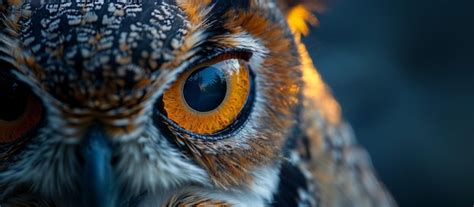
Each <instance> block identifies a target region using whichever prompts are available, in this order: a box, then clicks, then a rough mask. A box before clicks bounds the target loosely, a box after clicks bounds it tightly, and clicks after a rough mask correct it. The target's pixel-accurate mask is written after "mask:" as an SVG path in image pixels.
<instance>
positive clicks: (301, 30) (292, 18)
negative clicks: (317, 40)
mask: <svg viewBox="0 0 474 207" xmlns="http://www.w3.org/2000/svg"><path fill="white" fill-rule="evenodd" d="M287 21H288V25H289V26H290V29H291V31H292V32H293V33H294V34H295V35H296V36H301V35H308V33H309V27H308V24H311V25H316V24H318V23H319V22H318V19H317V18H316V17H315V16H314V15H313V14H312V13H311V12H310V11H308V10H307V9H306V8H305V7H304V6H303V5H298V6H295V7H293V8H291V10H290V11H289V12H288V16H287Z"/></svg>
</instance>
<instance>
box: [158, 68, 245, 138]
mask: <svg viewBox="0 0 474 207" xmlns="http://www.w3.org/2000/svg"><path fill="white" fill-rule="evenodd" d="M249 93H250V75H249V70H248V68H247V64H246V63H245V62H244V61H243V60H240V59H226V60H223V61H220V62H217V63H213V64H204V65H200V66H198V67H195V68H194V69H192V70H189V71H186V72H185V73H184V74H182V75H181V76H180V77H179V78H178V80H176V81H175V82H174V83H173V84H172V85H171V87H170V88H169V89H168V90H167V91H165V93H164V94H163V105H164V110H165V111H166V114H167V117H168V118H169V119H171V120H172V121H174V122H175V123H177V124H178V125H179V126H181V127H182V128H184V129H186V130H188V131H190V132H193V133H197V134H204V135H209V134H214V133H216V132H219V131H221V130H223V129H225V128H226V127H228V126H230V125H231V124H232V123H233V122H234V121H235V119H236V118H237V117H238V115H239V113H240V112H241V111H242V109H243V108H244V106H245V104H246V102H247V98H248V96H249Z"/></svg>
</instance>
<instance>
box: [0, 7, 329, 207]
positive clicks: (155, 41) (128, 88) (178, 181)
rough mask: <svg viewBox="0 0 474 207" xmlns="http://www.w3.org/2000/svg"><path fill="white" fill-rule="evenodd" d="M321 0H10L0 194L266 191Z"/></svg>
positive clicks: (95, 197)
mask: <svg viewBox="0 0 474 207" xmlns="http://www.w3.org/2000/svg"><path fill="white" fill-rule="evenodd" d="M316 3H318V2H316ZM316 3H315V2H313V1H283V0H278V1H277V0H235V1H227V0H204V1H198V0H149V1H148V0H143V1H141V0H136V1H135V0H116V1H115V0H111V1H104V0H97V1H83V0H72V1H62V0H57V1H36V0H8V1H5V0H2V1H1V3H0V11H1V14H2V15H1V17H0V19H1V23H0V28H1V33H0V39H1V43H0V61H1V64H0V65H1V66H0V106H1V107H0V203H2V202H3V203H5V204H10V205H20V204H26V203H34V204H39V203H43V204H48V205H56V206H74V205H78V206H84V205H87V206H119V205H147V204H150V205H152V206H158V205H163V204H171V203H173V202H175V204H176V203H184V201H186V200H189V201H191V202H190V203H192V202H197V201H202V202H204V201H205V202H209V203H214V204H218V203H221V204H222V203H227V204H248V205H250V204H255V206H258V205H260V204H261V205H264V204H268V203H270V202H271V200H272V197H273V196H274V194H275V193H276V191H277V186H278V184H279V180H280V179H279V175H280V166H281V165H282V163H283V162H284V161H285V159H287V158H288V156H287V155H288V151H289V149H291V147H292V146H293V145H294V140H295V139H296V138H297V137H298V129H299V127H298V123H299V117H300V114H301V108H302V107H303V106H302V105H303V101H302V96H304V94H303V89H304V81H305V80H304V77H303V73H304V72H305V71H304V67H303V66H304V65H305V64H307V62H305V61H310V60H309V59H307V54H305V53H304V52H302V51H303V50H302V47H304V46H302V45H300V42H299V36H300V34H303V33H306V32H307V30H308V29H307V26H306V23H307V22H308V21H309V22H312V23H315V22H316V19H315V18H314V17H313V16H312V15H311V13H310V12H309V11H308V10H309V9H312V8H316V7H317V5H316ZM318 8H319V7H318ZM305 58H306V59H305ZM336 119H337V118H336Z"/></svg>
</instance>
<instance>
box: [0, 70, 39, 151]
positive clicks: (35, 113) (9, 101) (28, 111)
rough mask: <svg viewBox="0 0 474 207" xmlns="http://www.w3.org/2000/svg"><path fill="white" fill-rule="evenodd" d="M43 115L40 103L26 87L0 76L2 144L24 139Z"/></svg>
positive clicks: (0, 128)
mask: <svg viewBox="0 0 474 207" xmlns="http://www.w3.org/2000/svg"><path fill="white" fill-rule="evenodd" d="M0 75H1V74H0ZM42 114H43V108H42V105H41V103H40V101H39V100H38V99H37V98H36V97H35V96H34V95H33V94H32V93H31V91H29V90H28V89H27V88H26V86H24V85H22V84H19V83H17V82H15V81H11V80H10V79H8V78H5V77H2V76H0V144H2V143H9V142H13V141H15V140H19V139H21V138H23V137H24V136H25V135H26V134H27V133H29V132H30V131H32V130H33V129H34V128H35V127H36V126H37V125H38V124H39V123H40V121H41V119H42Z"/></svg>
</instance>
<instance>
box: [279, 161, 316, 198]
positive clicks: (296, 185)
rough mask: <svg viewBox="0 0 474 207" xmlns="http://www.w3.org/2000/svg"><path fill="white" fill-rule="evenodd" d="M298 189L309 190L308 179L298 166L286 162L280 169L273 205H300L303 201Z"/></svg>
mask: <svg viewBox="0 0 474 207" xmlns="http://www.w3.org/2000/svg"><path fill="white" fill-rule="evenodd" d="M298 190H304V191H308V190H309V188H308V180H307V179H306V177H305V175H304V174H303V173H302V172H301V170H300V169H299V168H298V167H297V166H295V165H293V164H291V163H289V162H284V163H283V164H282V166H281V170H280V183H279V184H278V192H277V193H275V194H274V195H273V203H272V206H298V204H301V202H302V200H301V198H300V197H299V193H298ZM308 205H309V204H308Z"/></svg>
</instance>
